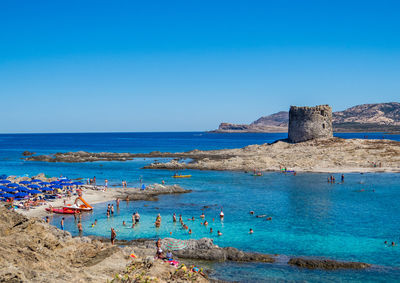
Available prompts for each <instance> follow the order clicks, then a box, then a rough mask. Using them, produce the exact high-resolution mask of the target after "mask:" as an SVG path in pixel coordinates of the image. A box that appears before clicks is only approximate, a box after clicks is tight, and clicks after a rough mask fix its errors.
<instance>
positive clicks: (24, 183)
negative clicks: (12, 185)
mask: <svg viewBox="0 0 400 283" xmlns="http://www.w3.org/2000/svg"><path fill="white" fill-rule="evenodd" d="M19 183H20V184H22V185H28V184H30V183H31V182H30V181H21V182H19Z"/></svg>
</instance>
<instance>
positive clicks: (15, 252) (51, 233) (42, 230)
mask: <svg viewBox="0 0 400 283" xmlns="http://www.w3.org/2000/svg"><path fill="white" fill-rule="evenodd" d="M133 250H134V248H133V247H118V246H112V245H111V244H110V243H109V241H107V242H103V241H99V240H96V239H91V238H88V237H82V238H80V237H77V238H73V237H71V234H70V233H69V232H65V231H61V230H59V229H57V228H56V227H54V226H51V225H49V224H46V223H44V222H43V221H41V220H39V219H36V218H32V219H29V218H27V217H25V216H23V215H21V214H18V213H16V212H14V211H10V210H7V209H5V208H4V207H3V206H0V254H1V256H0V282H82V283H84V282H85V283H86V282H109V281H110V280H111V279H112V278H116V279H117V280H116V281H114V282H186V281H187V280H188V279H193V280H195V281H196V282H208V280H206V279H205V278H203V277H202V276H200V275H199V274H189V273H188V272H186V273H185V272H183V273H182V272H180V271H177V270H176V269H175V268H173V267H172V266H170V265H168V264H165V263H164V262H162V261H160V260H154V257H151V259H152V260H151V261H149V260H147V259H146V258H143V259H142V258H136V259H132V258H131V257H130V254H131V253H132V252H133ZM153 250H154V241H153ZM152 254H154V253H153V252H152ZM119 274H122V276H120V275H119ZM125 277H128V278H131V279H132V281H124V280H119V279H118V278H120V279H124V278H125ZM189 277H190V278H189ZM136 280H137V281H136Z"/></svg>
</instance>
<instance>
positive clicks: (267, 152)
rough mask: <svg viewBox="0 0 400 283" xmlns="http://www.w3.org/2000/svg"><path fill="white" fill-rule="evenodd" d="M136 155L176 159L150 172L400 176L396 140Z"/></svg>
mask: <svg viewBox="0 0 400 283" xmlns="http://www.w3.org/2000/svg"><path fill="white" fill-rule="evenodd" d="M123 154H124V153H102V155H103V156H107V160H109V161H111V160H119V157H118V156H120V155H123ZM129 154H130V153H129ZM130 155H131V157H132V158H134V157H137V156H140V157H149V158H159V157H162V158H171V160H169V161H167V162H153V163H151V164H150V165H148V166H145V167H144V168H145V169H169V170H181V169H199V170H233V171H252V170H254V169H256V170H262V171H278V170H280V168H284V167H286V168H288V169H289V168H290V169H292V170H295V171H298V172H400V142H397V141H393V140H364V139H341V138H336V137H334V138H326V139H325V138H322V139H313V140H309V141H305V142H301V143H289V142H288V141H286V140H280V141H277V142H274V143H272V144H262V145H249V146H246V147H243V148H237V149H223V150H209V151H200V150H192V151H187V152H178V153H169V152H164V153H162V152H151V153H149V154H137V155H136V154H130ZM60 156H62V157H60ZM93 156H94V157H93ZM96 156H97V153H87V152H85V153H82V152H67V153H63V154H57V155H44V156H43V155H40V156H32V157H29V158H27V160H35V161H38V160H40V161H48V162H65V161H64V160H65V158H66V157H67V160H68V162H86V161H93V158H97V157H96ZM114 156H117V159H114ZM92 157H93V158H92ZM186 159H190V162H185V160H186ZM102 160H105V159H102Z"/></svg>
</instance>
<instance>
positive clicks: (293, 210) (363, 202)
mask: <svg viewBox="0 0 400 283" xmlns="http://www.w3.org/2000/svg"><path fill="white" fill-rule="evenodd" d="M363 136H364V134H345V137H363ZM381 136H382V135H381V134H375V135H371V134H368V137H369V138H374V137H376V138H380V137H381ZM284 137H285V134H234V135H230V134H229V135H216V134H206V133H158V134H154V133H121V134H58V135H39V134H38V135H0V142H1V143H0V159H1V163H0V173H1V174H9V175H11V174H18V175H23V174H29V175H33V174H37V173H39V172H45V173H46V174H48V175H50V176H59V175H64V176H68V177H69V178H77V177H85V178H88V177H90V178H91V177H93V176H96V178H97V180H98V181H99V182H103V180H104V179H105V178H107V179H108V180H109V182H110V184H119V183H120V181H121V180H122V179H125V180H127V181H128V185H131V186H133V185H138V184H139V179H143V181H144V183H145V184H148V183H153V182H161V180H165V181H166V182H167V184H168V183H170V184H171V183H178V184H180V185H182V187H184V188H187V189H192V190H193V192H192V193H189V194H182V195H169V196H161V197H160V198H159V201H158V202H148V201H147V202H145V201H139V202H130V203H129V204H127V203H125V202H121V205H120V209H119V211H116V213H115V215H114V216H113V217H111V218H110V219H107V217H106V214H105V212H106V206H107V204H106V203H105V204H98V205H95V210H94V212H93V213H90V214H85V215H84V216H83V224H84V234H87V235H88V234H94V235H100V236H106V237H108V236H109V234H110V233H109V228H110V227H115V228H116V229H117V233H118V238H120V239H134V238H141V237H151V238H156V237H166V236H171V234H170V233H172V236H173V237H176V238H182V239H187V238H195V239H198V238H202V237H211V238H213V239H214V242H215V243H216V244H218V245H220V246H234V247H237V248H240V249H243V250H248V251H259V252H264V253H272V254H281V255H288V256H290V255H295V256H322V257H328V258H332V259H339V260H352V261H363V262H368V263H372V264H375V265H377V266H376V267H374V268H372V269H369V270H366V271H334V272H332V271H331V272H325V271H308V270H300V269H298V268H294V267H290V266H287V265H286V264H283V263H276V264H255V263H252V264H247V263H246V264H237V263H223V264H221V263H219V264H212V267H213V268H214V269H215V273H216V274H217V276H218V277H219V278H222V279H228V280H238V281H266V280H267V281H282V280H284V281H299V280H307V281H314V282H321V281H324V282H328V281H335V282H336V281H346V282H348V281H353V282H358V281H363V282H365V281H371V282H372V281H374V282H376V281H383V280H385V281H396V279H397V278H400V276H399V275H400V271H399V268H400V246H396V247H386V246H385V245H384V243H383V242H384V241H385V240H387V241H389V242H391V241H395V242H399V241H400V235H399V231H400V229H399V228H400V213H399V212H400V206H399V205H398V204H397V203H398V199H399V196H400V174H389V173H380V174H378V173H374V174H372V173H370V174H345V182H344V183H343V184H334V185H332V184H328V183H327V182H326V178H327V176H328V174H311V173H308V174H297V176H293V175H292V174H286V175H285V174H281V173H266V174H264V176H262V177H253V176H251V175H250V174H246V173H243V172H212V171H211V172H210V171H190V170H187V171H186V172H187V173H190V174H192V175H193V177H192V178H191V179H181V180H174V179H172V178H171V175H172V174H173V172H170V171H164V170H141V169H140V168H141V167H143V166H144V165H146V164H148V163H149V162H150V161H149V160H143V159H136V160H134V161H128V162H104V163H83V164H67V163H65V164H64V163H42V162H25V161H22V160H20V159H19V158H21V153H22V151H24V150H30V151H35V152H38V153H51V152H57V151H75V150H87V151H119V152H125V151H128V152H149V151H152V150H160V151H183V150H190V149H193V148H199V149H216V148H234V147H241V146H245V145H248V144H254V143H264V142H272V141H273V140H275V139H278V138H284ZM390 138H392V139H396V140H400V136H395V135H392V136H390ZM339 179H340V177H339V175H337V176H336V180H339ZM362 190H364V191H362ZM204 206H207V208H204ZM221 207H222V208H223V210H224V213H225V219H224V220H223V221H220V220H219V217H218V214H219V212H220V209H221ZM250 210H254V211H255V214H256V215H258V214H266V215H268V216H271V217H272V220H271V221H266V220H265V218H256V217H255V216H254V215H253V216H252V215H250V214H249V211H250ZM134 211H139V213H140V214H141V216H142V218H141V223H140V224H139V225H137V226H136V227H135V228H134V229H131V228H129V227H130V224H131V214H132V213H133V212H134ZM174 212H176V213H177V214H182V215H183V218H184V221H185V223H186V224H187V225H188V226H189V228H191V229H192V230H193V234H192V235H188V233H187V231H185V230H182V229H181V228H180V225H179V224H174V223H173V222H172V213H174ZM202 212H204V213H205V215H206V219H207V220H208V222H209V225H208V227H204V225H201V224H200V222H201V221H200V219H199V216H200V214H201V213H202ZM157 213H160V214H161V216H162V226H161V228H159V229H156V228H155V227H154V224H153V223H154V220H155V217H156V215H157ZM192 216H195V218H196V220H195V221H194V222H192V221H189V220H187V218H190V217H192ZM213 218H214V221H213ZM94 219H97V220H98V225H97V226H96V227H95V228H91V227H90V226H91V225H90V224H91V223H92V222H93V221H94ZM124 220H125V221H126V222H127V225H128V226H127V227H124V226H122V221H124ZM52 221H53V224H54V225H56V226H58V225H59V221H60V217H59V216H54V217H53V218H52ZM210 227H212V228H213V230H214V233H212V234H210V232H209V228H210ZM66 228H67V230H69V231H71V232H72V233H73V234H76V233H77V230H76V225H75V223H74V218H73V217H70V216H66ZM250 228H252V229H253V230H254V234H252V235H250V234H249V233H248V231H249V229H250ZM217 230H220V231H221V232H222V233H223V236H221V237H217V236H216V233H215V232H216V231H217Z"/></svg>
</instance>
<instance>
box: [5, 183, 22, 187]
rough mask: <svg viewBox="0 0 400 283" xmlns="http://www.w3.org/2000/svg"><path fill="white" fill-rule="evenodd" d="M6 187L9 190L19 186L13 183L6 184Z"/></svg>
mask: <svg viewBox="0 0 400 283" xmlns="http://www.w3.org/2000/svg"><path fill="white" fill-rule="evenodd" d="M7 186H8V187H9V188H18V187H19V185H18V184H15V183H11V184H8V185H7Z"/></svg>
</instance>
